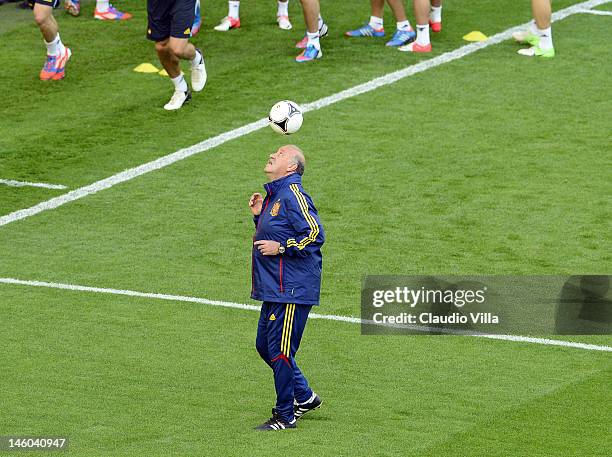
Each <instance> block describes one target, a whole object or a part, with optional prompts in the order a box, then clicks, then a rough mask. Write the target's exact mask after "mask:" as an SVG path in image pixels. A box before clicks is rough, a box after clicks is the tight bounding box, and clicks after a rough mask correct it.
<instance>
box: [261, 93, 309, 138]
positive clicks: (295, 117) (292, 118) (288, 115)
mask: <svg viewBox="0 0 612 457" xmlns="http://www.w3.org/2000/svg"><path fill="white" fill-rule="evenodd" d="M268 121H269V123H270V127H272V130H274V131H275V132H277V133H280V134H281V135H291V134H292V133H295V132H297V131H298V130H299V129H300V127H301V126H302V122H303V121H304V116H303V115H302V108H300V105H298V104H297V103H295V102H292V101H291V100H282V101H280V102H278V103H276V104H275V105H274V106H273V107H272V109H271V110H270V115H269V116H268Z"/></svg>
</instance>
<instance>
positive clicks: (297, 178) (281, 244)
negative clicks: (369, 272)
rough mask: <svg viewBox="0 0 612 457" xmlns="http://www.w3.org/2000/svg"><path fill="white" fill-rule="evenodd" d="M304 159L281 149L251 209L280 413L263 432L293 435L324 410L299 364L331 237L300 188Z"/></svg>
mask: <svg viewBox="0 0 612 457" xmlns="http://www.w3.org/2000/svg"><path fill="white" fill-rule="evenodd" d="M304 167H305V159H304V154H303V153H302V151H301V150H300V149H299V148H298V147H297V146H292V145H289V146H283V147H281V148H280V149H279V150H278V151H277V152H275V153H274V154H272V155H270V158H269V160H268V163H267V164H266V167H265V172H266V175H267V176H268V178H269V180H270V182H268V183H267V184H266V185H265V189H266V197H265V198H263V197H262V196H261V194H258V193H255V194H253V195H252V196H251V199H250V201H249V207H250V209H251V212H252V213H253V219H254V222H255V227H256V230H255V236H254V237H253V241H254V243H253V289H252V292H251V297H252V298H253V299H255V300H261V301H263V304H262V307H261V314H260V316H259V324H258V327H257V340H256V347H257V351H258V352H259V355H261V357H262V358H263V359H264V361H265V362H266V363H267V364H268V365H270V367H271V368H272V370H273V371H274V386H275V388H276V407H275V408H273V409H272V418H271V419H270V420H268V421H266V422H265V423H263V424H262V425H260V426H259V427H257V429H258V430H285V429H288V428H295V426H296V425H295V424H296V419H299V418H300V417H301V416H302V415H303V414H304V413H306V412H308V411H312V410H313V409H317V408H319V407H320V406H321V399H320V398H319V396H318V395H317V394H315V393H314V392H313V391H312V389H311V388H310V387H309V386H308V381H306V378H305V377H304V375H303V374H302V372H301V371H300V369H299V368H298V366H297V364H296V363H295V359H294V357H295V353H296V352H297V350H298V347H299V345H300V340H301V339H302V334H303V332H304V327H305V326H306V320H307V319H308V313H310V309H311V308H312V307H313V306H314V305H318V304H319V291H320V288H321V265H322V262H321V260H322V257H321V245H323V242H324V241H325V233H324V231H323V227H322V226H321V221H320V220H319V216H318V215H317V210H316V208H315V206H314V204H313V202H312V199H311V198H310V196H309V195H307V194H306V193H305V192H304V189H303V188H302V174H303V173H304Z"/></svg>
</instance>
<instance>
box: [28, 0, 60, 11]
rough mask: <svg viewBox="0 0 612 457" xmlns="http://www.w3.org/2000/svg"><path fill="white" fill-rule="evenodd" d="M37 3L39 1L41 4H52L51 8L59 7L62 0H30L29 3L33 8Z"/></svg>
mask: <svg viewBox="0 0 612 457" xmlns="http://www.w3.org/2000/svg"><path fill="white" fill-rule="evenodd" d="M35 3H38V4H39V5H45V6H50V7H51V8H59V6H60V3H61V1H60V0H28V5H29V6H30V8H32V9H34V4H35Z"/></svg>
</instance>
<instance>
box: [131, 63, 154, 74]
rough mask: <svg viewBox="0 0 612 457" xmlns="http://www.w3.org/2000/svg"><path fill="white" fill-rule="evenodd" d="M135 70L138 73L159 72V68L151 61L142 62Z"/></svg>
mask: <svg viewBox="0 0 612 457" xmlns="http://www.w3.org/2000/svg"><path fill="white" fill-rule="evenodd" d="M134 71H135V72H137V73H157V72H158V71H159V70H158V69H157V68H155V65H152V64H150V63H141V64H140V65H138V66H137V67H136V68H134Z"/></svg>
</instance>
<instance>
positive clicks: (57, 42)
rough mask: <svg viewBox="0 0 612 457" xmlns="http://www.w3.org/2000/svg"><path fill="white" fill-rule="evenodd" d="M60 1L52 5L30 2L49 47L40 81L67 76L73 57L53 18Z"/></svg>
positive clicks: (35, 19)
mask: <svg viewBox="0 0 612 457" xmlns="http://www.w3.org/2000/svg"><path fill="white" fill-rule="evenodd" d="M57 3H58V0H56V1H53V2H52V3H51V5H49V4H44V5H43V4H41V3H35V1H34V0H33V1H31V2H30V6H31V7H32V11H33V14H34V21H35V22H36V24H37V25H38V28H39V29H40V32H41V33H42V36H43V39H44V40H45V46H46V47H47V59H46V61H45V65H44V66H43V68H42V70H41V71H40V79H41V80H43V81H48V80H52V79H53V80H58V79H62V78H64V76H65V69H66V63H68V60H69V59H70V56H71V55H72V53H71V51H70V49H69V48H67V47H65V46H64V43H62V39H61V38H60V35H59V26H58V25H57V21H56V20H55V17H53V7H54V6H56V5H57Z"/></svg>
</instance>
